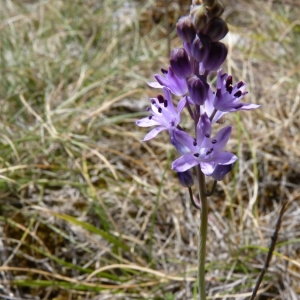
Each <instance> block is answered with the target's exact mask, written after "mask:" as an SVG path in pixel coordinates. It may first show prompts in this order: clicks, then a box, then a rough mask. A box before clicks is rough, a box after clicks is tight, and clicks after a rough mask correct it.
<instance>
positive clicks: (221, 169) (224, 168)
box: [211, 164, 233, 181]
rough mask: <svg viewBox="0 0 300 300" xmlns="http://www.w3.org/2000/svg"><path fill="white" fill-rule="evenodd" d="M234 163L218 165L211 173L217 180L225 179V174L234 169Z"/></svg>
mask: <svg viewBox="0 0 300 300" xmlns="http://www.w3.org/2000/svg"><path fill="white" fill-rule="evenodd" d="M232 166H233V164H230V165H217V166H216V168H215V170H214V171H213V173H212V174H211V176H212V178H213V179H215V180H218V181H220V180H223V179H224V177H225V175H226V174H227V173H229V172H230V171H231V170H232Z"/></svg>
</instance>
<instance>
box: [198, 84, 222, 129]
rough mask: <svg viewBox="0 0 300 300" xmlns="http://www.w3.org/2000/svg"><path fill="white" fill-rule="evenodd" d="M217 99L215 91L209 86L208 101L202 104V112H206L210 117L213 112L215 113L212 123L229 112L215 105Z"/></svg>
mask: <svg viewBox="0 0 300 300" xmlns="http://www.w3.org/2000/svg"><path fill="white" fill-rule="evenodd" d="M214 99H215V93H214V92H213V91H212V90H211V88H209V90H208V93H207V97H206V101H205V103H204V105H201V106H200V113H201V114H203V113H206V114H207V115H208V117H211V115H212V114H214V117H213V119H212V120H211V123H212V124H214V123H216V122H217V121H218V120H219V119H221V118H222V117H223V116H224V115H225V114H227V112H222V111H220V110H216V109H215V108H214V105H213V101H214ZM215 110H216V112H215Z"/></svg>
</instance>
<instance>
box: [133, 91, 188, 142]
mask: <svg viewBox="0 0 300 300" xmlns="http://www.w3.org/2000/svg"><path fill="white" fill-rule="evenodd" d="M163 90H164V96H162V95H158V96H157V98H152V99H151V108H150V107H149V108H148V111H151V115H150V116H149V117H146V118H143V119H141V120H138V121H137V122H136V125H138V126H140V127H150V126H157V127H155V128H154V129H152V130H151V131H150V132H149V133H148V134H147V135H146V136H145V137H144V139H143V141H148V140H150V139H152V138H154V137H156V136H157V134H158V133H160V132H161V131H163V130H168V131H169V132H172V131H173V130H174V129H176V127H177V125H178V124H179V122H180V113H181V111H182V109H183V108H184V106H185V104H186V101H187V97H183V98H182V99H181V100H180V101H179V103H178V106H177V111H176V110H175V108H174V105H173V103H172V97H171V92H170V90H169V89H168V88H166V87H164V88H163Z"/></svg>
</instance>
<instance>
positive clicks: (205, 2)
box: [202, 0, 217, 8]
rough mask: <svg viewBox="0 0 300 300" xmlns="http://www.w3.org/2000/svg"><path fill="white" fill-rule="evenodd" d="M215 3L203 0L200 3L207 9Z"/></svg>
mask: <svg viewBox="0 0 300 300" xmlns="http://www.w3.org/2000/svg"><path fill="white" fill-rule="evenodd" d="M216 1H217V0H203V1H202V2H203V4H204V5H205V6H206V7H207V8H210V7H213V6H214V5H215V3H216Z"/></svg>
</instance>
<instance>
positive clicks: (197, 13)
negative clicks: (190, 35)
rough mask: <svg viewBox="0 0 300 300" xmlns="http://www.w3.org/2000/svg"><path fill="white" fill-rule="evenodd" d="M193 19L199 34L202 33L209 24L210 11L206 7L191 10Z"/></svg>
mask: <svg viewBox="0 0 300 300" xmlns="http://www.w3.org/2000/svg"><path fill="white" fill-rule="evenodd" d="M191 17H192V22H193V24H194V27H195V28H196V31H197V32H200V31H201V30H202V29H203V28H204V27H205V26H206V24H207V23H208V21H209V19H208V11H207V9H206V7H205V6H204V5H196V6H194V7H193V8H192V9H191Z"/></svg>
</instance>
